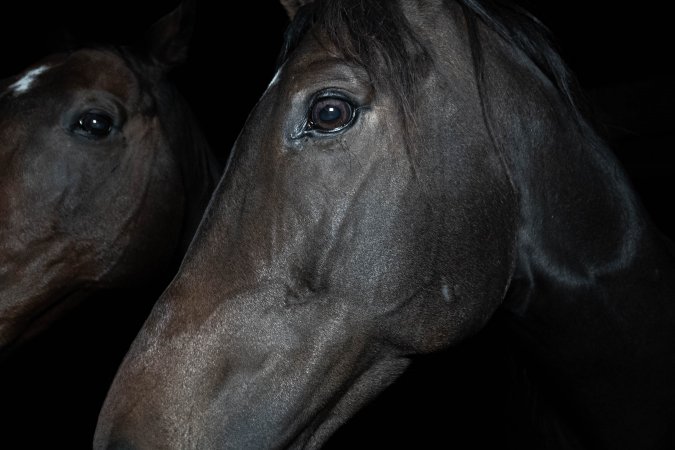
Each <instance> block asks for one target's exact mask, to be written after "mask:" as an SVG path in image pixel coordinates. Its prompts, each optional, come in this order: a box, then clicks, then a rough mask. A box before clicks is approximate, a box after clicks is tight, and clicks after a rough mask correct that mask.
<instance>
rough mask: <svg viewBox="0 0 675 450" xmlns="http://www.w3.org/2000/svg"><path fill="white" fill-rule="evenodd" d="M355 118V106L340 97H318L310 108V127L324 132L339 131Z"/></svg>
mask: <svg viewBox="0 0 675 450" xmlns="http://www.w3.org/2000/svg"><path fill="white" fill-rule="evenodd" d="M353 119H354V107H353V106H352V104H351V103H349V102H348V101H347V100H345V99H342V98H339V97H324V98H319V99H317V100H316V101H315V102H314V103H313V104H312V107H311V108H310V110H309V121H308V123H307V125H308V129H310V130H317V131H321V132H324V133H330V132H335V131H339V130H341V129H343V128H345V127H346V126H348V125H349V124H350V123H351V122H352V120H353Z"/></svg>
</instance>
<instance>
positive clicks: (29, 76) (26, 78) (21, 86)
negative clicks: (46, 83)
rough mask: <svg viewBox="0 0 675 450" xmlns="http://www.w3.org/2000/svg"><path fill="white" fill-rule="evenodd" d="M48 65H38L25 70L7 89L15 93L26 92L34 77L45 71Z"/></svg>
mask: <svg viewBox="0 0 675 450" xmlns="http://www.w3.org/2000/svg"><path fill="white" fill-rule="evenodd" d="M47 69H49V66H40V67H36V68H35V69H31V70H29V71H28V72H26V73H25V74H24V75H23V76H22V77H21V78H20V79H19V80H18V81H15V82H14V83H12V84H10V85H9V89H10V90H11V91H13V92H14V93H15V94H23V93H24V92H27V91H28V90H29V89H30V87H31V86H32V85H33V82H34V81H35V79H36V78H37V77H38V76H39V75H40V74H41V73H44V72H46V71H47Z"/></svg>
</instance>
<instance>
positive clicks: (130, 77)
mask: <svg viewBox="0 0 675 450" xmlns="http://www.w3.org/2000/svg"><path fill="white" fill-rule="evenodd" d="M61 68H62V70H63V71H64V73H65V75H66V76H65V77H63V78H64V79H65V80H66V81H67V82H72V83H75V84H76V85H77V87H82V88H89V89H100V90H105V91H108V92H111V93H113V94H116V95H117V96H119V97H121V98H123V97H126V96H128V95H129V93H130V92H134V91H136V90H137V89H139V88H140V86H139V80H138V77H137V76H136V74H135V73H134V71H133V70H132V69H131V67H130V66H129V64H128V63H127V62H126V61H125V60H124V58H122V57H121V56H119V55H117V54H116V53H114V52H112V51H106V50H88V49H86V50H80V51H77V52H75V53H73V54H71V55H69V56H68V58H67V59H66V60H65V61H64V64H63V65H62V66H61Z"/></svg>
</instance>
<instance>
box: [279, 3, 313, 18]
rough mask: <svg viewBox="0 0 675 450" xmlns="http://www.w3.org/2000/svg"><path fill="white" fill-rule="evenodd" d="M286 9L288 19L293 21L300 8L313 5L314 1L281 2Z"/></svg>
mask: <svg viewBox="0 0 675 450" xmlns="http://www.w3.org/2000/svg"><path fill="white" fill-rule="evenodd" d="M280 1H281V4H282V6H283V7H284V8H286V13H288V17H289V18H290V19H291V20H293V17H295V13H296V12H298V10H299V9H300V8H302V7H303V6H305V5H306V4H308V3H312V2H313V1H314V0H280Z"/></svg>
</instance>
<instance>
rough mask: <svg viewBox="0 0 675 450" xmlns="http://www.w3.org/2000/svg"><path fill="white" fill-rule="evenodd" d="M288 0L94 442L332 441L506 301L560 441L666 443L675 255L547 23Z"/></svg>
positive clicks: (419, 6) (469, 3)
mask: <svg viewBox="0 0 675 450" xmlns="http://www.w3.org/2000/svg"><path fill="white" fill-rule="evenodd" d="M286 6H287V8H288V10H289V12H290V14H291V15H292V16H293V17H294V18H293V22H292V24H291V26H290V29H289V32H288V34H287V40H286V45H285V49H284V55H283V57H282V60H281V61H282V63H281V65H280V69H279V72H278V74H277V76H276V77H275V78H274V80H273V81H272V82H271V84H270V86H269V88H268V89H267V91H266V92H265V93H264V95H263V96H262V98H261V99H260V101H259V103H258V105H257V106H256V108H255V109H254V111H253V112H252V114H251V116H250V117H249V120H248V122H247V123H246V125H245V127H244V129H243V131H242V133H241V135H240V137H239V139H238V141H237V142H236V144H235V146H234V148H233V151H232V155H231V159H230V161H229V165H228V168H227V169H226V171H225V175H224V177H223V179H222V180H221V183H220V185H219V187H218V188H217V190H216V193H215V196H214V199H213V200H212V204H211V206H210V208H209V209H208V210H207V212H206V214H205V217H204V220H203V222H202V225H201V227H200V229H199V230H198V232H197V235H196V238H195V240H194V241H193V244H192V247H191V249H190V251H189V252H188V254H187V256H186V258H185V259H184V261H183V264H182V267H181V269H180V271H179V274H178V275H177V277H176V278H175V279H174V281H173V282H172V284H171V285H170V286H169V287H168V289H167V290H166V291H165V293H164V294H163V296H162V297H161V299H160V300H159V302H158V303H157V304H156V305H155V308H154V310H153V311H152V313H151V315H150V317H149V319H148V320H147V322H146V323H145V325H144V328H143V329H142V330H141V333H140V334H139V336H138V337H137V338H136V341H135V342H134V344H133V346H132V347H131V349H130V351H129V353H128V354H127V357H126V359H125V361H124V363H123V364H122V366H121V368H120V369H119V372H118V374H117V377H116V379H115V381H114V383H113V385H112V387H111V389H110V391H109V393H108V397H107V400H106V404H105V406H104V408H103V410H102V412H101V415H100V417H99V423H98V429H97V435H96V438H95V447H96V448H139V449H149V448H286V447H289V448H300V447H303V448H304V447H306V448H316V447H319V446H320V445H321V444H322V443H323V442H324V441H325V440H326V439H327V438H328V437H329V436H330V435H331V433H332V432H333V431H334V430H336V428H338V427H339V426H340V425H341V424H342V423H344V422H345V421H346V420H347V419H348V418H349V417H350V416H351V415H352V414H353V413H354V412H355V411H357V410H358V409H359V408H360V407H361V406H362V405H364V404H365V403H366V402H368V401H369V400H370V399H372V398H373V397H374V396H375V395H377V394H378V392H380V391H381V390H382V389H383V388H384V387H385V386H387V385H388V384H390V383H391V382H392V381H393V380H394V379H395V378H396V377H397V376H398V375H399V374H401V372H402V371H403V370H404V369H405V368H406V366H407V365H408V364H409V361H410V358H411V357H412V356H413V355H416V354H423V353H428V352H434V351H438V350H441V349H444V348H447V347H448V346H451V345H453V344H454V343H457V342H459V341H460V340H462V339H464V338H466V337H467V336H469V335H471V334H472V333H475V332H476V331H478V330H480V329H481V327H483V325H484V324H485V323H486V321H487V320H488V319H489V318H490V317H491V316H492V315H493V314H494V313H495V311H497V310H498V309H499V310H500V311H504V312H505V315H507V316H508V317H510V320H512V321H513V323H514V324H515V326H516V328H517V329H519V330H520V332H521V335H522V336H523V343H524V345H526V346H527V348H528V352H529V353H530V354H531V356H532V357H533V358H537V360H538V361H539V362H540V363H541V365H542V366H545V367H547V368H549V369H550V370H549V371H548V373H550V374H552V376H551V378H550V379H547V380H546V382H547V383H550V384H551V385H553V386H555V387H556V388H557V389H558V390H559V391H561V392H564V394H563V395H561V399H560V400H561V401H562V402H564V403H565V405H564V406H565V407H564V408H563V407H562V406H561V407H560V408H559V410H560V411H561V414H562V417H561V418H560V419H559V420H560V423H562V424H563V425H564V426H562V428H561V429H563V431H562V432H561V433H563V434H565V435H566V436H565V437H564V438H561V439H565V440H566V442H568V443H570V442H571V443H577V444H579V445H580V446H581V445H587V446H588V447H589V448H613V449H617V448H665V447H666V446H667V444H668V443H669V442H670V443H672V433H673V431H672V430H673V428H672V420H673V406H672V405H673V404H674V401H675V392H674V391H675V389H674V387H673V382H672V380H673V379H674V378H673V377H674V376H675V370H674V369H675V368H674V365H675V363H674V361H675V326H673V324H675V304H674V301H675V298H674V295H673V293H674V286H675V264H674V260H673V253H672V251H671V250H668V244H667V243H666V240H665V238H663V237H662V235H661V234H660V233H659V232H658V231H656V230H655V229H654V227H653V225H652V224H651V221H650V220H649V219H648V218H647V217H646V215H645V213H644V211H643V209H642V207H641V206H640V204H639V202H638V200H637V199H636V195H635V194H634V193H633V192H632V190H631V189H630V187H629V185H628V181H627V179H626V177H625V176H624V174H623V172H622V170H621V169H620V168H619V166H618V163H617V162H616V160H615V159H614V157H613V156H612V155H611V152H610V151H609V150H608V149H607V148H606V146H605V144H603V142H602V141H601V139H599V138H598V137H597V135H596V134H595V133H594V132H593V131H592V129H591V127H590V125H589V124H588V122H587V121H586V120H585V119H584V118H583V115H582V114H581V112H580V110H579V108H578V107H577V103H576V100H575V98H576V96H575V95H574V89H573V84H572V83H571V80H570V75H569V74H568V72H567V70H566V68H565V66H564V65H563V64H562V62H561V60H560V58H559V56H558V55H557V54H556V53H555V52H554V51H553V50H552V49H551V47H550V46H549V45H548V43H547V41H546V39H545V34H544V32H545V30H544V29H543V27H542V26H541V24H540V23H539V22H537V21H536V20H535V19H534V18H532V17H531V16H530V15H528V14H527V13H525V12H523V11H522V10H520V9H518V8H515V7H510V6H508V5H504V4H502V3H499V4H494V3H488V2H486V1H478V0H448V1H442V0H434V1H389V0H372V1H361V0H317V1H315V2H306V1H295V2H291V1H288V2H286ZM558 406H560V405H553V406H551V408H553V409H555V408H557V407H558ZM565 411H572V412H573V414H571V415H569V416H564V412H565ZM451 436H452V434H451V431H450V432H449V435H448V444H450V443H451V439H452V438H451ZM556 448H557V447H556ZM575 448H577V447H575Z"/></svg>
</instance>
